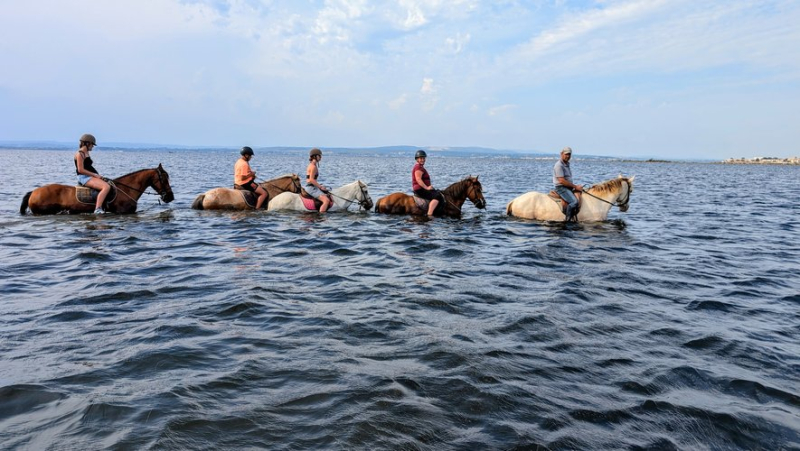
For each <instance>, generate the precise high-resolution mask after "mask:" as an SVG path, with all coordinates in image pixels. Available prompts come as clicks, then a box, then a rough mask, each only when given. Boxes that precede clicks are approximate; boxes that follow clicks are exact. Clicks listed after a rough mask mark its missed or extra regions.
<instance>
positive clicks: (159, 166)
mask: <svg viewBox="0 0 800 451" xmlns="http://www.w3.org/2000/svg"><path fill="white" fill-rule="evenodd" d="M158 169H161V170H162V171H163V170H164V168H163V167H162V166H161V163H158Z"/></svg>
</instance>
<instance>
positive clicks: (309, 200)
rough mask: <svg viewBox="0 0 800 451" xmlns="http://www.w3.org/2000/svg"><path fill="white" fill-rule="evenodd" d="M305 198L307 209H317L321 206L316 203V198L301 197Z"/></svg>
mask: <svg viewBox="0 0 800 451" xmlns="http://www.w3.org/2000/svg"><path fill="white" fill-rule="evenodd" d="M300 199H302V200H303V206H304V207H306V210H311V211H316V210H319V208H318V207H317V206H316V205H315V204H314V200H315V199H314V198H312V197H302V196H301V197H300Z"/></svg>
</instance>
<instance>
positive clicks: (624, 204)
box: [615, 174, 636, 213]
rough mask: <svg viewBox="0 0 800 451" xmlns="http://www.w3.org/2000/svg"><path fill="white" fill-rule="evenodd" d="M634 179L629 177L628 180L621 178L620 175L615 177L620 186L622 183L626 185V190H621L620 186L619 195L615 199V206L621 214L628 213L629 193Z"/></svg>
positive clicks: (631, 190)
mask: <svg viewBox="0 0 800 451" xmlns="http://www.w3.org/2000/svg"><path fill="white" fill-rule="evenodd" d="M634 178H636V176H635V175H634V176H632V177H630V178H628V177H623V176H622V174H620V175H619V176H618V177H617V179H618V180H619V181H620V185H622V182H626V184H627V185H628V186H627V189H626V188H623V187H622V186H620V190H619V193H618V194H617V198H616V202H615V203H616V204H617V206H618V207H619V211H621V212H623V213H624V212H626V211H628V207H629V206H630V205H629V204H630V201H631V193H632V192H633V179H634Z"/></svg>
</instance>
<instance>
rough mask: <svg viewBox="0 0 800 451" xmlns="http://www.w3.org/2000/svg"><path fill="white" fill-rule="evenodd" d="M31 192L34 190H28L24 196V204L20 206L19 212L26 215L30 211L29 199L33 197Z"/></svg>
mask: <svg viewBox="0 0 800 451" xmlns="http://www.w3.org/2000/svg"><path fill="white" fill-rule="evenodd" d="M31 194H33V191H28V193H27V194H25V196H23V197H22V205H20V206H19V214H21V215H25V213H26V212H27V211H28V199H30V198H31Z"/></svg>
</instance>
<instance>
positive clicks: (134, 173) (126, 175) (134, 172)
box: [117, 168, 156, 179]
mask: <svg viewBox="0 0 800 451" xmlns="http://www.w3.org/2000/svg"><path fill="white" fill-rule="evenodd" d="M155 170H156V168H144V169H139V170H138V171H133V172H131V173H130V174H125V175H123V176H121V177H117V178H118V179H122V178H125V177H130V176H132V175H136V174H138V173H140V172H144V171H155Z"/></svg>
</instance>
